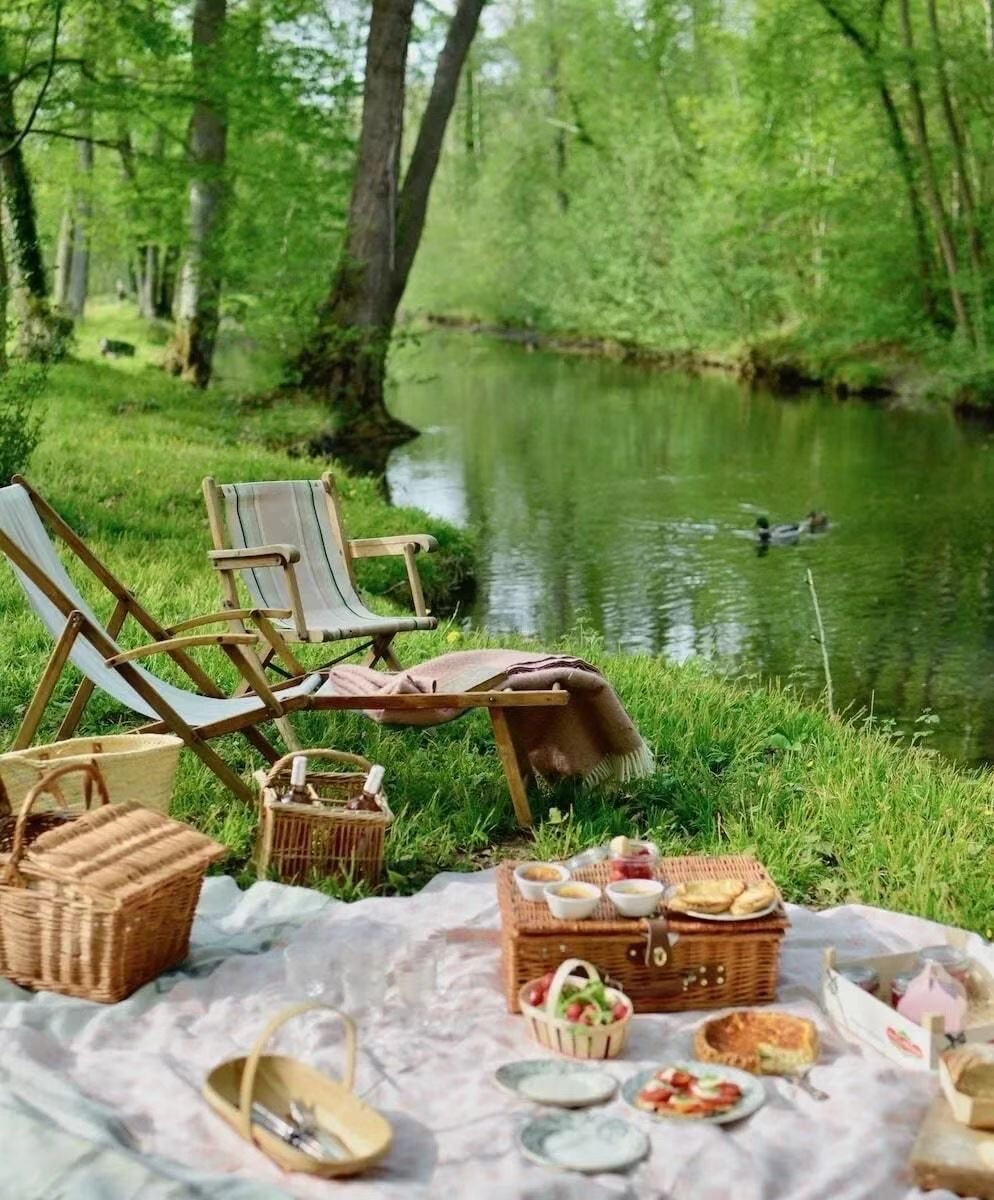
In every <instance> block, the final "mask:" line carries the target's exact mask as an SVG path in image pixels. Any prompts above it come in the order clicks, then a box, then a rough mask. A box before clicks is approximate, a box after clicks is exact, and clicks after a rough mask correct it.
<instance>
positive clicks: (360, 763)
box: [266, 750, 373, 785]
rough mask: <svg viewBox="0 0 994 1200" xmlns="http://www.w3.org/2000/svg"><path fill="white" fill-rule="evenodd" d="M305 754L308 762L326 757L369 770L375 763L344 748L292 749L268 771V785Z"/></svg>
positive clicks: (332, 760)
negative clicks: (347, 751) (349, 752)
mask: <svg viewBox="0 0 994 1200" xmlns="http://www.w3.org/2000/svg"><path fill="white" fill-rule="evenodd" d="M300 755H303V756H304V758H306V759H307V761H308V762H310V760H311V759H312V758H326V759H329V760H330V761H331V762H340V763H348V764H349V765H350V766H353V767H360V768H361V769H362V770H363V771H366V772H368V771H369V768H370V767H371V766H372V765H373V764H372V763H371V762H370V761H369V760H368V759H366V758H363V757H362V756H361V755H359V754H347V753H346V752H345V751H344V750H292V751H291V752H290V753H289V754H284V755H283V757H282V758H278V759H277V760H276V762H274V763H273V765H272V766H271V767H270V768H269V770H268V771H267V772H266V783H267V785H268V784H270V783H272V782H273V780H274V779H275V778H276V776H277V774H278V773H279V772H280V771H282V770H283V768H284V767H288V766H289V765H290V763H292V762H293V760H294V759H295V758H299V757H300Z"/></svg>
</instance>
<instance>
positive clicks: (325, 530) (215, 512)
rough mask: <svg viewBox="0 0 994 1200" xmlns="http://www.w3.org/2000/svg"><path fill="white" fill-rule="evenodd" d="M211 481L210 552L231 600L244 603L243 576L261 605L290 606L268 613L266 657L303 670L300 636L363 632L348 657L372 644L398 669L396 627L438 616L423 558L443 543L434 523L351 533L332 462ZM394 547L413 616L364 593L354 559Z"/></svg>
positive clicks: (412, 626)
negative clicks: (318, 470)
mask: <svg viewBox="0 0 994 1200" xmlns="http://www.w3.org/2000/svg"><path fill="white" fill-rule="evenodd" d="M203 491H204V501H205V503H206V505H207V518H208V521H209V522H210V530H211V538H212V540H213V542H214V549H213V550H212V551H210V552H209V554H208V558H209V559H210V562H211V565H212V566H213V567H214V568H215V570H217V571H218V572H219V573H220V575H221V587H222V591H223V593H224V604H225V607H227V608H231V609H241V608H242V607H243V605H242V601H241V599H240V597H239V593H238V579H239V578H240V579H241V581H242V583H243V584H244V586H245V588H246V590H247V591H248V594H249V597H250V599H251V603H252V605H253V606H254V607H255V608H257V609H260V608H262V609H265V608H286V609H289V610H290V616H289V617H287V618H275V619H270V618H263V620H264V621H265V622H266V623H267V624H266V627H265V633H266V635H267V639H268V641H269V643H270V646H269V649H268V651H267V652H266V654H265V657H264V659H263V665H264V666H268V665H269V664H270V663H271V662H272V660H273V659H274V658H275V659H277V660H279V661H280V662H282V663H283V665H284V666H285V667H286V669H287V670H288V671H289V673H290V675H302V674H303V673H304V669H305V668H304V666H303V664H302V663H300V662H299V661H298V659H297V657H296V655H295V654H294V653H293V651H292V649H291V645H293V644H300V643H322V642H338V641H346V640H350V639H353V638H358V639H360V640H361V641H362V644H361V645H359V646H357V647H354V648H353V649H352V650H350V651H349V652H348V654H346V655H343V656H342V657H343V658H344V657H351V655H352V654H358V653H361V652H362V651H363V650H368V651H369V654H368V657H367V659H366V664H367V665H375V664H376V663H378V662H380V661H382V662H384V663H386V665H387V666H389V667H391V668H392V669H394V670H396V669H397V668H399V666H400V663H399V662H398V661H397V659H396V657H395V656H394V653H393V650H392V649H391V645H390V643H391V641H392V640H393V638H394V636H395V635H396V634H398V633H404V632H409V631H412V630H425V629H434V628H435V627H436V626H437V624H438V621H437V620H436V618H435V617H431V616H429V615H428V611H427V609H426V608H425V599H424V590H423V588H422V586H421V577H420V575H419V574H418V566H417V560H416V555H417V554H418V553H419V552H422V551H431V550H435V549H437V548H438V543H437V542H436V540H435V539H434V538H433V537H432V536H431V535H430V534H427V533H411V534H399V535H397V536H396V537H381V538H358V539H357V538H349V537H348V536H347V535H346V533H345V525H344V522H343V520H342V513H341V508H340V506H339V503H338V495H337V493H336V491H335V484H334V480H333V479H332V476H331V473H330V472H328V471H326V472H325V473H324V474H323V475H322V476H321V478H320V480H311V479H297V480H282V481H270V482H261V483H225V484H218V483H217V482H216V481H215V480H214V479H213V478H212V477H210V476H208V478H207V479H205V480H204V483H203ZM385 554H389V555H402V556H403V558H404V562H405V564H406V566H407V578H408V582H409V584H410V588H411V598H412V600H413V603H414V616H413V617H409V616H404V617H396V616H383V615H382V614H380V613H374V612H372V611H371V610H370V609H369V608H367V607H366V605H365V604H364V603H363V602H362V600H361V599H360V597H359V593H358V590H357V589H356V583H355V578H354V575H353V569H352V564H353V563H354V562H355V560H356V559H359V558H373V557H378V556H380V555H385ZM233 628H237V629H239V630H240V629H241V627H240V626H238V625H236V624H233Z"/></svg>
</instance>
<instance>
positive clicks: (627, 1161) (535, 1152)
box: [518, 1113, 649, 1175]
mask: <svg viewBox="0 0 994 1200" xmlns="http://www.w3.org/2000/svg"><path fill="white" fill-rule="evenodd" d="M518 1141H519V1144H520V1146H521V1150H522V1153H523V1154H524V1155H526V1157H528V1158H530V1159H532V1161H533V1162H537V1163H541V1164H542V1166H545V1167H558V1168H559V1169H560V1170H563V1171H581V1172H583V1173H584V1174H586V1175H596V1174H599V1173H600V1172H602V1171H627V1170H628V1169H629V1167H633V1166H635V1164H636V1163H638V1162H641V1161H642V1159H643V1158H645V1157H646V1156H647V1155H648V1153H649V1139H648V1138H647V1137H646V1136H645V1134H644V1133H643V1132H642V1131H641V1129H636V1128H635V1126H634V1125H630V1124H629V1123H628V1122H627V1121H623V1120H622V1119H621V1118H620V1117H608V1116H601V1115H593V1114H591V1113H545V1114H544V1115H543V1116H541V1117H536V1118H535V1119H534V1120H533V1121H529V1122H528V1124H527V1125H526V1126H525V1127H524V1129H522V1131H521V1134H520V1136H519V1139H518Z"/></svg>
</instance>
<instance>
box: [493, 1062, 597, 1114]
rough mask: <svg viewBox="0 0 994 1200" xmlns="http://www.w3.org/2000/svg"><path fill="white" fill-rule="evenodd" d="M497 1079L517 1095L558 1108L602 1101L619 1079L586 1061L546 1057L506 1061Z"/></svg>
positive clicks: (581, 1105) (496, 1073)
mask: <svg viewBox="0 0 994 1200" xmlns="http://www.w3.org/2000/svg"><path fill="white" fill-rule="evenodd" d="M494 1078H495V1079H496V1080H497V1082H498V1084H500V1086H501V1087H502V1088H505V1089H506V1090H507V1091H509V1092H513V1093H514V1094H515V1095H516V1096H521V1097H523V1098H524V1099H525V1100H533V1101H534V1102H535V1103H536V1104H551V1105H553V1106H554V1107H555V1108H586V1107H588V1105H591V1104H603V1102H604V1101H605V1100H610V1099H611V1097H612V1096H613V1095H614V1093H615V1092H616V1091H617V1088H618V1081H617V1080H616V1079H615V1078H614V1076H613V1075H608V1074H607V1073H606V1072H605V1071H597V1070H594V1069H592V1068H591V1067H589V1066H587V1065H586V1064H585V1063H577V1062H558V1061H556V1060H555V1059H547V1058H533V1059H528V1060H527V1061H524V1062H513V1063H505V1064H504V1066H502V1067H498V1069H497V1071H496V1072H495V1075H494Z"/></svg>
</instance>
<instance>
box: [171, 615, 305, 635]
mask: <svg viewBox="0 0 994 1200" xmlns="http://www.w3.org/2000/svg"><path fill="white" fill-rule="evenodd" d="M292 615H293V614H292V613H291V611H290V609H289V608H223V609H221V610H220V611H219V612H212V613H206V614H205V615H204V616H202V617H190V618H189V619H188V620H186V621H180V622H179V623H178V624H176V625H170V626H169V628H168V629H167V630H166V633H168V634H169V635H170V637H172V636H174V635H175V634H177V633H182V632H183V631H184V630H185V629H196V628H197V627H198V626H200V625H220V624H221V623H222V622H227V621H255V620H258V618H259V617H275V618H277V619H278V618H281V617H289V616H292Z"/></svg>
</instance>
